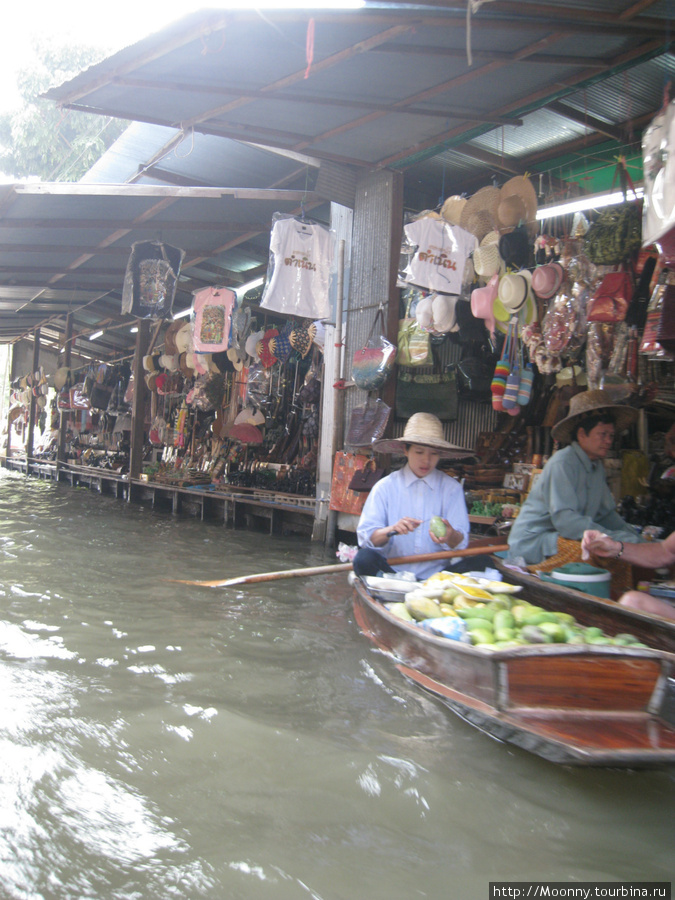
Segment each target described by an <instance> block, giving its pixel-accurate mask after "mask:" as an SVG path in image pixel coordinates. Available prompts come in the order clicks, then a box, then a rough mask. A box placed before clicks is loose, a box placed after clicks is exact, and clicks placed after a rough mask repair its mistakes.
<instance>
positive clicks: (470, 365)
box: [455, 350, 494, 403]
mask: <svg viewBox="0 0 675 900" xmlns="http://www.w3.org/2000/svg"><path fill="white" fill-rule="evenodd" d="M480 352H481V351H480V350H478V351H473V352H472V353H471V355H468V356H466V357H465V358H464V359H462V360H460V361H459V362H458V363H457V366H456V369H455V371H456V372H457V391H458V393H459V397H460V399H461V400H467V401H470V402H472V403H490V401H491V399H492V391H491V387H490V385H491V382H492V373H493V371H494V369H493V364H494V362H491V361H490V357H489V356H485V357H483V358H481V356H480V355H478V353H480Z"/></svg>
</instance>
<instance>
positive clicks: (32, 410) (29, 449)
mask: <svg viewBox="0 0 675 900" xmlns="http://www.w3.org/2000/svg"><path fill="white" fill-rule="evenodd" d="M33 335H34V341H33V378H35V373H36V372H37V370H38V369H39V368H40V329H39V328H36V329H35V331H34V332H33ZM36 415H37V397H36V396H35V394H34V393H33V392H31V396H30V406H29V409H28V436H27V437H26V474H28V470H29V468H30V459H31V457H32V455H33V442H34V439H35V417H36Z"/></svg>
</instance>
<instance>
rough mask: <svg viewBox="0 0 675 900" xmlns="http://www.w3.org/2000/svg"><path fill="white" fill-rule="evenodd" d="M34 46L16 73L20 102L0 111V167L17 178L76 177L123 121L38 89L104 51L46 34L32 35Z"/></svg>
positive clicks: (120, 128) (66, 77)
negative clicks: (78, 108)
mask: <svg viewBox="0 0 675 900" xmlns="http://www.w3.org/2000/svg"><path fill="white" fill-rule="evenodd" d="M33 49H34V58H33V59H32V60H30V62H29V63H28V64H27V65H26V67H25V68H23V69H22V70H21V71H20V72H19V74H18V76H17V86H18V89H19V93H20V96H21V99H22V104H21V106H20V107H19V108H18V109H16V110H15V111H12V112H9V113H5V114H4V115H0V170H1V171H2V172H4V173H5V175H7V176H9V177H10V178H16V179H21V178H30V177H38V178H40V179H42V180H43V181H78V180H79V179H80V178H81V177H82V176H83V175H84V173H85V172H86V171H87V170H88V169H89V168H91V166H92V165H93V163H94V162H96V160H97V159H99V157H100V156H101V155H102V154H103V152H104V151H105V150H106V149H107V148H108V147H109V146H110V145H111V144H112V142H113V141H114V140H115V139H116V138H117V137H119V135H120V134H121V133H122V131H123V130H124V129H125V128H126V126H127V123H126V122H124V121H122V120H120V119H110V118H105V117H103V116H95V115H90V114H89V113H80V112H74V111H73V110H68V109H59V108H58V106H57V105H56V104H55V103H54V102H53V101H52V100H44V99H41V96H40V95H41V94H43V93H44V92H45V91H47V90H49V88H51V87H55V86H57V85H59V84H63V82H65V81H68V80H69V79H70V78H73V77H74V76H75V75H77V74H78V72H81V71H82V70H83V69H86V68H87V67H88V66H90V65H92V64H94V63H96V62H98V61H99V60H100V59H101V57H102V56H104V55H105V53H104V51H101V50H99V49H96V48H93V47H85V46H78V45H68V46H66V45H63V44H57V43H55V42H54V41H52V40H45V39H37V40H36V41H35V42H34V46H33Z"/></svg>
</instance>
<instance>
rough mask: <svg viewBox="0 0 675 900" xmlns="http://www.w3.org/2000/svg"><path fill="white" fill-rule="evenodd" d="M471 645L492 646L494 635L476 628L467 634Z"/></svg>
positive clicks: (484, 629) (483, 629) (486, 630)
mask: <svg viewBox="0 0 675 900" xmlns="http://www.w3.org/2000/svg"><path fill="white" fill-rule="evenodd" d="M469 637H470V638H471V643H472V644H492V642H493V641H494V635H493V634H492V632H491V631H488V629H487V628H477V629H476V630H475V631H471V632H470V634H469Z"/></svg>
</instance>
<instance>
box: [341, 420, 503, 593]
mask: <svg viewBox="0 0 675 900" xmlns="http://www.w3.org/2000/svg"><path fill="white" fill-rule="evenodd" d="M373 446H374V449H375V450H377V451H379V452H380V453H395V454H398V455H403V456H405V457H406V460H407V463H406V465H405V466H404V467H403V468H402V469H399V470H397V471H395V472H392V473H391V474H390V475H387V477H386V478H382V479H381V480H380V481H378V482H377V484H376V485H375V487H374V488H373V489H372V490H371V492H370V494H369V495H368V499H367V500H366V504H365V506H364V508H363V512H362V513H361V518H360V519H359V524H358V527H357V537H358V542H359V548H360V549H359V551H358V553H357V554H356V557H355V559H354V563H353V566H354V572H355V573H356V574H357V575H359V576H363V575H377V574H378V573H379V572H394V571H396V570H397V569H398V570H401V569H405V570H406V571H412V572H414V573H415V575H416V576H417V578H418V580H424V579H425V578H428V577H429V576H430V575H433V574H434V573H435V572H440V571H441V570H442V569H443V568H444V564H445V562H446V561H445V560H433V561H427V562H420V563H406V564H405V565H403V566H397V567H396V568H393V567H392V566H390V565H389V563H388V562H387V559H388V558H390V557H398V556H416V555H419V554H426V553H437V552H438V551H440V550H454V549H460V548H464V547H466V546H467V544H468V543H469V516H468V513H467V509H466V501H465V499H464V490H463V488H462V486H461V485H460V484H459V482H458V481H456V480H455V479H454V478H451V477H450V476H449V475H446V474H445V473H444V472H439V471H438V469H437V468H436V466H437V465H438V463H439V461H440V460H441V459H442V458H458V457H462V456H465V457H466V456H473V453H472V452H471V451H468V450H464V449H463V448H461V447H455V446H454V445H453V444H450V443H448V442H447V441H446V440H445V439H444V437H443V425H442V423H441V421H440V420H439V419H438V418H437V417H436V416H433V415H431V414H430V413H415V415H413V416H411V417H410V419H408V421H407V423H406V426H405V430H404V432H403V437H402V438H397V439H394V440H382V441H377V442H376V443H375V444H374V445H373ZM435 516H438V517H439V518H440V519H442V521H443V523H444V525H445V532H444V533H442V534H440V536H437V535H436V534H434V533H432V532H431V531H430V530H429V524H430V521H431V519H432V518H434V517H435ZM447 562H448V563H449V566H450V567H452V568H453V569H454V570H455V571H458V570H459V569H458V567H456V566H454V565H452V560H448V561H447ZM464 562H466V563H467V564H470V566H469V567H470V568H471V569H476V570H480V569H483V568H484V567H485V565H486V564H488V565H489V563H490V560H489V557H472V558H470V559H468V560H462V561H461V562H460V565H461V564H462V563H464Z"/></svg>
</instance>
